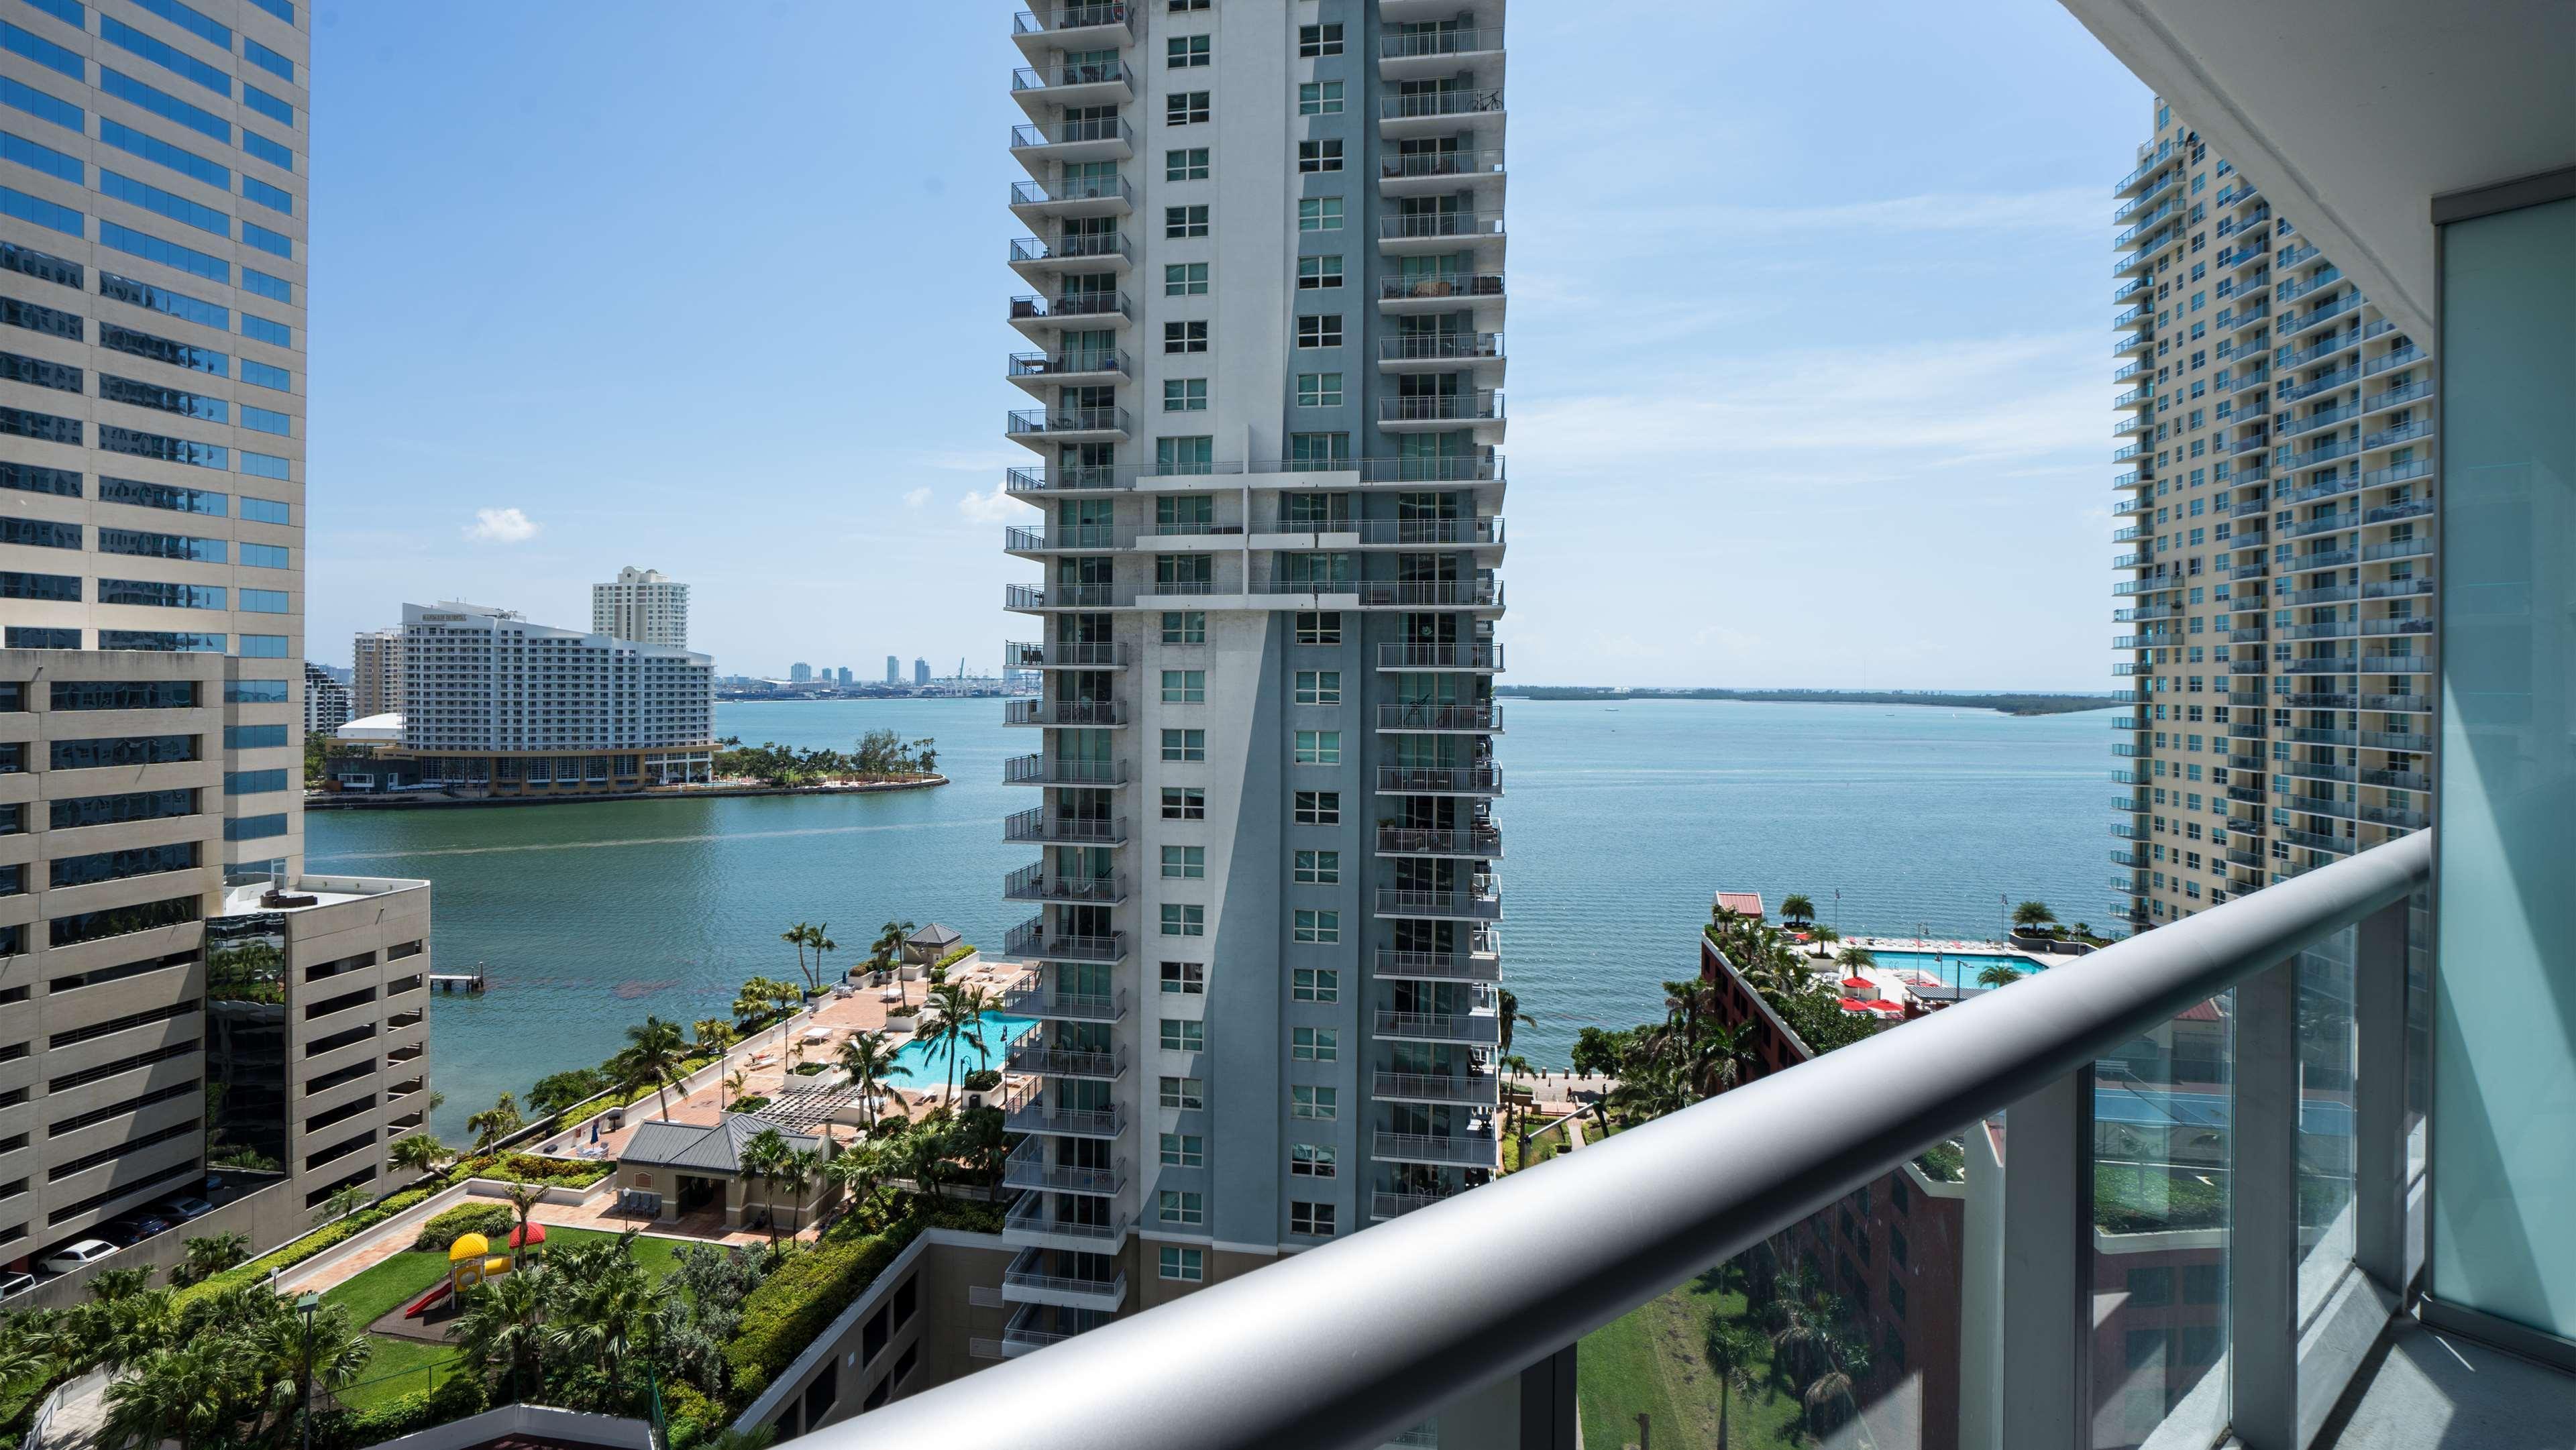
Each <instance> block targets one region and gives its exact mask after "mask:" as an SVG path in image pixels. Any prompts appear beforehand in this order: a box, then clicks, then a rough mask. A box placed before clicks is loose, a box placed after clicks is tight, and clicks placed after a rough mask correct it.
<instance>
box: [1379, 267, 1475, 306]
mask: <svg viewBox="0 0 2576 1450" xmlns="http://www.w3.org/2000/svg"><path fill="white" fill-rule="evenodd" d="M1502 295H1503V278H1502V274H1501V273H1499V272H1439V273H1434V274H1433V275H1431V276H1427V277H1386V278H1381V279H1380V280H1379V282H1378V290H1377V296H1378V300H1379V301H1381V302H1420V301H1429V300H1435V299H1438V298H1444V297H1500V296H1502Z"/></svg>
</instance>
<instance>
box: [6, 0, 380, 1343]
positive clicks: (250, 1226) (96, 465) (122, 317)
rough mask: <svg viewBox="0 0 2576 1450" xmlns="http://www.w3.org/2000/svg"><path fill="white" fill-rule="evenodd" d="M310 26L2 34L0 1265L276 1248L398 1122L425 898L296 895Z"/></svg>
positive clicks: (278, 14) (234, 6)
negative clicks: (202, 1236)
mask: <svg viewBox="0 0 2576 1450" xmlns="http://www.w3.org/2000/svg"><path fill="white" fill-rule="evenodd" d="M309 19H310V16H309V13H308V12H307V11H306V10H305V8H304V7H302V6H297V5H293V4H290V3H288V0H192V4H191V5H189V6H180V7H168V8H158V7H146V6H132V5H126V6H114V7H106V8H100V7H80V6H70V5H53V4H48V5H28V6H20V7H15V8H14V9H13V11H12V13H11V15H10V17H9V20H10V23H11V26H12V29H11V32H10V36H9V45H8V47H7V54H6V55H5V56H0V74H5V76H6V78H7V80H8V82H9V84H10V86H11V88H12V89H11V94H10V97H9V103H10V105H11V107H12V110H11V112H10V115H11V117H12V119H11V120H10V122H9V126H8V129H9V131H10V138H9V141H10V147H11V149H10V150H9V152H8V154H7V160H8V161H9V162H10V163H12V164H11V165H8V166H6V167H0V170H5V172H6V174H5V175H0V323H5V324H7V326H6V327H5V329H0V631H5V633H4V634H0V965H5V966H6V967H7V969H8V970H7V971H6V973H5V974H0V1144H7V1145H15V1146H13V1147H12V1148H11V1151H10V1152H9V1154H8V1157H9V1165H7V1166H0V1259H5V1260H7V1261H8V1262H9V1264H10V1266H11V1267H19V1266H23V1265H26V1264H28V1263H29V1262H30V1261H37V1262H41V1260H42V1258H43V1257H44V1256H45V1255H46V1254H47V1253H48V1252H49V1251H51V1250H53V1249H55V1248H57V1247H58V1246H62V1245H66V1244H69V1243H72V1242H75V1241H78V1240H81V1239H83V1238H87V1237H93V1236H100V1237H108V1238H112V1239H115V1238H122V1237H125V1236H129V1235H131V1234H133V1233H134V1232H135V1231H137V1230H139V1229H141V1228H143V1227H145V1225H143V1224H142V1223H140V1222H139V1220H138V1219H137V1217H136V1216H137V1215H139V1214H143V1213H145V1212H146V1211H148V1210H149V1209H150V1208H151V1207H152V1206H153V1205H155V1204H158V1203H161V1202H164V1201H167V1200H170V1199H173V1198H180V1197H187V1198H211V1199H213V1200H215V1202H216V1206H215V1208H214V1209H213V1212H212V1214H211V1215H209V1216H205V1217H201V1218H200V1219H198V1220H197V1221H196V1222H193V1223H191V1224H190V1225H189V1226H188V1229H187V1232H192V1233H206V1232H215V1231H224V1230H234V1229H238V1230H240V1231H243V1232H246V1233H249V1234H250V1235H251V1236H252V1238H253V1239H254V1241H256V1242H268V1241H271V1240H274V1239H275V1238H277V1237H279V1236H280V1235H281V1234H283V1233H284V1232H286V1231H288V1230H290V1229H293V1228H295V1227H298V1226H302V1225H306V1224H309V1223H310V1214H309V1211H308V1210H309V1209H310V1208H311V1207H312V1206H313V1205H315V1204H318V1203H319V1202H321V1201H322V1200H323V1199H325V1198H327V1197H328V1196H329V1195H330V1194H331V1193H332V1192H333V1191H335V1190H336V1189H338V1188H341V1187H344V1186H349V1185H364V1184H370V1183H373V1182H376V1181H377V1180H379V1179H380V1177H381V1175H382V1173H383V1171H384V1149H383V1144H384V1142H385V1140H386V1139H387V1138H388V1137H390V1136H392V1135H393V1134H394V1133H396V1132H398V1131H402V1130H404V1129H405V1128H407V1127H409V1126H416V1125H418V1124H419V1123H421V1122H422V1121H424V1118H425V1115H426V1111H427V1108H426V1104H427V1075H426V1071H425V1069H426V1058H425V1054H426V1051H427V1047H426V1042H425V1038H426V1032H427V1028H426V1025H425V1023H424V1022H423V1020H422V1017H423V1013H422V1007H423V1005H424V1003H425V1001H426V990H425V983H424V980H423V979H424V975H425V972H426V967H427V962H428V957H427V955H426V954H425V950H424V949H423V943H425V942H426V940H427V922H428V896H429V891H428V886H427V884H426V883H423V882H417V881H409V882H397V881H360V880H351V879H339V880H334V881H331V882H328V883H317V882H308V881H304V880H302V879H300V873H301V867H302V864H303V861H302V857H303V834H302V811H301V802H302V794H301V791H302V780H301V776H302V752H301V749H300V745H301V736H302V729H303V713H302V706H303V703H304V702H303V698H302V692H303V689H304V678H303V670H302V665H301V661H302V659H303V656H304V638H303V609H304V594H303V581H304V558H303V549H304V542H305V528H304V524H305V517H304V506H305V472H304V439H305V410H304V400H305V397H306V395H307V390H306V382H307V379H306V375H305V351H304V343H305V331H304V329H305V316H306V312H305V303H306V299H305V294H304V289H305V269H306V267H307V265H308V264H309V262H310V257H309V256H308V253H307V246H306V226H307V210H308V209H307V206H306V198H307V192H306V187H305V181H304V177H305V161H306V157H307V155H308V146H307V132H306V122H307V114H306V105H307V91H306V86H307V85H308V84H309V82H310V79H311V77H310V76H309V74H308V73H307V69H306V66H307V57H308V56H309V54H310V51H311V47H310V44H309V33H308V31H307V29H306V25H307V24H308V22H309ZM278 886H283V888H284V890H283V891H282V892H280V891H277V890H275V889H273V888H275V887H278ZM325 982H327V983H328V986H327V987H326V986H324V985H323V984H324V983H325ZM210 1171H211V1172H212V1173H213V1174H214V1175H216V1176H217V1177H218V1178H220V1179H221V1182H220V1184H217V1183H213V1182H210V1181H209V1172H210ZM244 1195H246V1196H244ZM237 1196H240V1197H239V1201H238V1202H235V1201H234V1200H235V1198H236V1197H237ZM190 1207H191V1208H192V1209H193V1208H194V1205H193V1204H192V1205H190ZM165 1216H166V1215H165ZM119 1221H123V1222H124V1224H125V1227H124V1228H121V1229H120V1228H117V1227H115V1226H114V1225H116V1224H117V1223H118V1222H119ZM176 1241H177V1239H176V1235H175V1234H164V1235H161V1236H160V1237H159V1238H157V1239H154V1240H152V1241H151V1244H150V1246H148V1247H146V1248H144V1249H141V1250H138V1251H137V1252H138V1253H139V1254H141V1255H143V1256H147V1257H167V1256H168V1255H170V1254H175V1252H176V1250H175V1248H174V1247H172V1246H173V1245H175V1243H176ZM119 1257H125V1256H119ZM110 1262H114V1260H111V1261H110ZM72 1287H73V1286H70V1285H66V1286H64V1290H65V1292H68V1291H69V1290H70V1289H71V1288H72ZM39 1292H40V1293H44V1292H50V1291H39Z"/></svg>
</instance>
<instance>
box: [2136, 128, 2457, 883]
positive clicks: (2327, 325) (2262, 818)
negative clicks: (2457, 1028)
mask: <svg viewBox="0 0 2576 1450" xmlns="http://www.w3.org/2000/svg"><path fill="white" fill-rule="evenodd" d="M2155 121H2156V128H2155V136H2154V138H2153V139H2152V140H2150V141H2148V142H2147V143H2145V144H2144V145H2142V146H2140V147H2139V149H2138V159H2137V161H2138V164H2137V166H2136V169H2135V170H2133V171H2131V172H2130V173H2129V175H2128V176H2127V177H2125V178H2123V179H2122V181H2121V182H2120V184H2119V185H2118V186H2117V187H2116V188H2115V189H2114V191H2115V195H2116V196H2117V197H2118V198H2120V200H2121V204H2120V207H2119V209H2118V211H2117V212H2115V213H2114V220H2115V221H2117V222H2118V223H2119V224H2120V226H2121V227H2122V230H2121V232H2120V233H2119V235H2118V237H2117V238H2116V239H2115V247H2116V250H2117V251H2118V252H2119V254H2120V255H2119V259H2118V261H2117V262H2116V263H2115V264H2114V268H2113V274H2114V276H2115V277H2116V278H2117V279H2118V285H2117V286H2116V287H2115V288H2114V290H2113V292H2112V301H2113V302H2114V303H2115V304H2118V305H2120V306H2122V307H2123V309H2124V310H2123V311H2122V312H2121V313H2120V314H2119V316H2118V317H2117V318H2115V319H2114V326H2115V327H2116V328H2117V329H2118V330H2119V336H2118V338H2117V340H2116V341H2115V342H2114V344H2113V352H2114V355H2115V356H2117V357H2119V358H2121V359H2124V361H2123V362H2122V363H2121V364H2120V366H2119V368H2118V370H2117V371H2116V372H2115V373H2114V374H2113V378H2114V380H2115V381H2117V382H2120V383H2123V384H2126V385H2127V391H2125V392H2123V393H2122V394H2121V395H2120V396H2119V398H2118V399H2117V401H2116V407H2117V409H2118V415H2117V419H2116V421H2115V423H2114V425H2113V433H2114V435H2115V436H2116V437H2118V438H2120V439H2123V440H2125V441H2124V442H2123V443H2122V444H2121V445H2120V446H2119V448H2118V449H2117V450H2116V451H2115V452H2114V453H2113V455H2112V457H2113V459H2114V461H2115V463H2117V464H2118V465H2119V466H2120V467H2121V468H2122V470H2123V471H2122V472H2121V473H2120V474H2119V476H2118V477H2116V478H2114V479H2113V480H2112V487H2113V488H2114V489H2115V490H2117V491H2118V494H2119V502H2118V504H2117V506H2116V507H2115V509H2114V512H2115V513H2116V514H2119V515H2123V516H2125V517H2126V519H2127V522H2126V523H2125V525H2124V526H2123V527H2121V528H2120V529H2119V530H2118V532H2117V533H2115V534H2114V535H2113V537H2114V539H2115V540H2116V541H2117V542H2118V544H2119V546H2120V548H2121V549H2122V550H2123V552H2122V553H2121V554H2120V556H2119V557H2118V558H2116V559H2114V560H2113V561H2112V562H2113V566H2114V568H2115V569H2116V570H2117V571H2118V573H2119V574H2120V576H2121V577H2120V580H2119V582H2118V583H2117V584H2116V585H2115V586H2114V589H2113V592H2114V593H2115V594H2116V595H2118V596H2119V599H2118V607H2117V609H2116V610H2115V612H2114V614H2113V616H2112V617H2113V619H2114V620H2115V621H2116V623H2117V625H2118V627H2119V631H2120V633H2119V637H2118V638H2116V639H2114V640H2113V642H2112V643H2113V645H2114V647H2115V648H2116V649H2117V650H2118V652H2119V654H2120V661H2121V662H2120V663H2119V664H2117V665H2115V666H2114V670H2115V673H2117V674H2118V675H2120V676H2122V677H2124V678H2123V680H2122V684H2123V685H2124V687H2125V688H2124V689H2123V691H2122V694H2121V698H2122V699H2123V700H2124V701H2126V702H2127V703H2128V704H2130V705H2131V706H2132V707H2133V708H2132V710H2131V712H2130V713H2128V714H2125V715H2123V716H2121V717H2120V718H2118V719H2116V720H2114V721H2113V722H2112V723H2113V725H2114V727H2115V728H2116V729H2118V730H2119V731H2120V732H2121V734H2120V740H2119V743H2117V744H2115V745H2114V747H2113V750H2114V752H2115V753H2116V754H2117V755H2118V756H2119V757H2120V760H2119V762H2118V768H2116V769H2115V770H2114V771H2113V772H2112V779H2113V781H2114V783H2115V784H2116V786H2117V787H2118V793H2117V795H2116V797H2115V799H2114V801H2113V805H2114V807H2115V809H2117V810H2118V812H2119V813H2120V819H2119V821H2117V822H2116V823H2115V824H2114V825H2113V826H2112V828H2111V829H2112V834H2113V835H2115V836H2118V837H2120V838H2122V841H2123V844H2122V845H2121V846H2120V848H2119V849H2116V850H2114V851H2113V852H2112V853H2111V861H2112V864H2113V866H2114V867H2116V868H2117V870H2116V872H2115V874H2114V875H2113V877H2112V882H2111V885H2112V890H2113V893H2114V895H2113V903H2112V904H2113V906H2114V908H2115V909H2116V910H2117V912H2118V913H2119V915H2120V917H2121V918H2122V919H2123V920H2125V921H2127V922H2128V923H2129V924H2130V926H2131V927H2132V928H2133V929H2143V928H2148V927H2153V926H2157V925H2161V924H2163V923H2165V922H2169V921H2175V920H2178V919H2180V918H2182V917H2185V916H2188V915H2191V914H2192V913H2193V912H2196V911H2199V910H2201V909H2202V908H2204V907H2208V906H2215V905H2217V904H2219V903H2220V902H2223V901H2225V900H2227V899H2228V898H2229V897H2231V896H2239V895H2242V894H2244V893H2245V892H2248V891H2252V890H2256V889H2259V888H2261V887H2263V886H2267V885H2270V884H2271V883H2273V882H2276V881H2281V880H2284V879H2286V878H2288V877H2291V876H2295V875H2298V874H2299V873H2300V872H2303V871H2307V870H2311V869H2313V868H2315V867H2317V866H2321V865H2324V864H2326V863H2327V862H2330V861H2334V860H2337V859H2339V858H2341V857H2344V856H2348V855H2350V854H2352V853H2353V852H2354V851H2356V850H2359V849H2362V848H2366V847H2369V846H2374V845H2377V844H2379V843H2380V842H2383V841H2387V840H2391V839H2393V838H2395V837H2397V836H2400V835H2403V834H2405V833H2407V832H2409V831H2414V830H2419V829H2421V828H2422V827H2423V826H2424V825H2425V824H2426V823H2427V822H2428V821H2429V820H2430V819H2431V811H2432V774H2431V772H2432V765H2431V760H2432V748H2433V744H2432V742H2433V736H2432V731H2433V683H2432V681H2433V670H2434V618H2435V604H2434V598H2435V595H2434V589H2435V584H2434V553H2433V514H2434V508H2435V499H2436V489H2437V485H2438V478H2437V471H2436V468H2435V464H2434V449H2433V447H2432V438H2433V420H2434V408H2433V398H2434V386H2435V383H2434V366H2433V358H2432V355H2431V353H2430V351H2429V350H2428V349H2427V347H2426V345H2425V342H2424V340H2422V339H2418V338H2413V337H2409V336H2408V335H2407V334H2406V333H2405V332H2403V331H2401V330H2400V329H2399V328H2398V326H2397V325H2396V324H2395V323H2393V322H2391V321H2389V320H2388V319H2387V318H2385V317H2383V316H2382V315H2381V314H2380V312H2379V310H2378V309H2377V308H2375V307H2373V306H2371V304H2370V301H2369V299H2367V298H2366V297H2364V296H2363V295H2362V293H2361V291H2360V289H2359V288H2358V287H2356V286H2355V285H2354V284H2353V282H2352V281H2351V280H2350V279H2348V278H2346V277H2345V276H2344V275H2343V274H2342V272H2341V271H2340V270H2339V269H2338V268H2337V267H2336V266H2335V264H2334V260H2333V259H2332V258H2330V257H2328V256H2325V255H2324V254H2322V253H2320V252H2319V251H2318V249H2317V248H2316V246H2315V245H2314V244H2313V243H2311V242H2309V241H2307V240H2306V239H2305V238H2303V237H2302V236H2301V235H2300V232H2299V229H2298V226H2297V224H2296V219H2295V218H2293V217H2289V216H2281V215H2275V214H2274V211H2273V207H2272V204H2271V202H2270V201H2269V200H2268V199H2267V198H2266V197H2265V196H2264V195H2263V193H2262V192H2261V190H2260V189H2259V188H2257V186H2256V185H2255V184H2254V182H2253V181H2252V180H2251V179H2250V178H2248V177H2247V176H2246V175H2245V174H2244V173H2242V172H2239V171H2237V170H2236V169H2235V168H2234V167H2233V166H2232V165H2231V164H2230V163H2229V162H2228V161H2227V160H2226V159H2225V158H2223V157H2220V156H2217V155H2214V154H2212V153H2211V152H2210V150H2209V148H2208V146H2207V144H2206V143H2205V142H2204V141H2203V140H2202V139H2201V137H2200V134H2199V133H2198V132H2197V131H2196V130H2194V129H2193V128H2192V125H2191V123H2190V121H2189V120H2188V118H2185V117H2181V116H2178V115H2176V114H2174V112H2173V110H2172V108H2171V107H2169V106H2168V105H2166V104H2165V103H2164V102H2162V101H2161V100H2160V101H2158V102H2157V106H2156V117H2155Z"/></svg>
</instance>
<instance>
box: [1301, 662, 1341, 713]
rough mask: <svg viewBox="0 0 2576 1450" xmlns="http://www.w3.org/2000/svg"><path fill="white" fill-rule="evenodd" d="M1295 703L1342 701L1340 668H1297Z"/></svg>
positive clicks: (1335, 703)
mask: <svg viewBox="0 0 2576 1450" xmlns="http://www.w3.org/2000/svg"><path fill="white" fill-rule="evenodd" d="M1297 703H1298V704H1300V705H1338V704H1340V703H1342V672H1341V671H1340V670H1299V671H1298V672H1297Z"/></svg>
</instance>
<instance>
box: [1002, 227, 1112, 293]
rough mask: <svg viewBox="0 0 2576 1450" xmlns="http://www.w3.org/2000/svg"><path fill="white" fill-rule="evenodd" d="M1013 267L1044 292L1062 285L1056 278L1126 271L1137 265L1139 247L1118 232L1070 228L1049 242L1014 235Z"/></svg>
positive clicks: (1022, 278)
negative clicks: (1072, 229)
mask: <svg viewBox="0 0 2576 1450" xmlns="http://www.w3.org/2000/svg"><path fill="white" fill-rule="evenodd" d="M1010 263H1011V270H1012V271H1014V272H1017V273H1018V274H1020V280H1021V281H1024V282H1026V283H1028V284H1029V285H1030V286H1032V287H1035V288H1038V289H1039V290H1040V291H1041V292H1042V293H1054V292H1058V291H1061V290H1062V289H1061V288H1059V287H1057V286H1055V285H1053V283H1054V279H1058V278H1063V277H1070V276H1081V275H1090V274H1096V273H1102V272H1124V271H1126V270H1127V269H1129V268H1130V267H1133V266H1135V265H1136V249H1135V247H1134V246H1133V245H1132V244H1131V243H1129V241H1128V240H1127V238H1126V237H1124V236H1123V235H1121V234H1119V233H1117V232H1068V233H1065V234H1063V235H1061V236H1059V237H1057V238H1056V240H1054V241H1052V242H1049V241H1045V240H1043V239H1041V238H1038V237H1013V238H1012V239H1011V248H1010Z"/></svg>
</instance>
